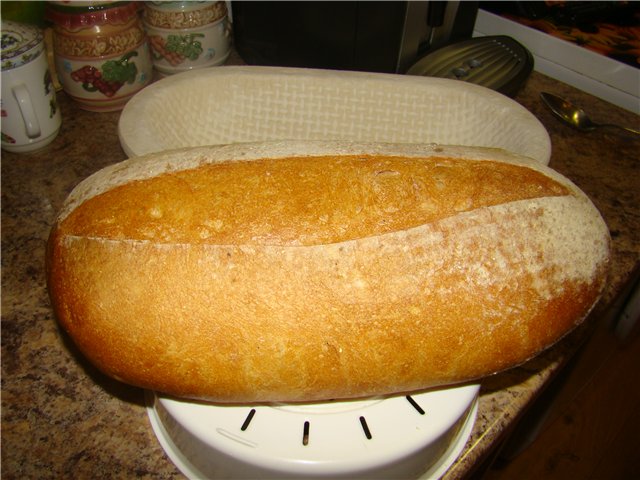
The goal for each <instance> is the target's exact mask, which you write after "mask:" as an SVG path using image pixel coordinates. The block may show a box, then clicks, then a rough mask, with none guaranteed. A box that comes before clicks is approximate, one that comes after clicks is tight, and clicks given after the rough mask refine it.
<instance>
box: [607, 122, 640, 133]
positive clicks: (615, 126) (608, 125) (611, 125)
mask: <svg viewBox="0 0 640 480" xmlns="http://www.w3.org/2000/svg"><path fill="white" fill-rule="evenodd" d="M599 126H600V127H614V128H619V129H621V130H626V131H627V132H630V133H635V134H636V135H640V131H638V130H634V129H633V128H629V127H623V126H622V125H616V124H615V123H602V124H600V125H599Z"/></svg>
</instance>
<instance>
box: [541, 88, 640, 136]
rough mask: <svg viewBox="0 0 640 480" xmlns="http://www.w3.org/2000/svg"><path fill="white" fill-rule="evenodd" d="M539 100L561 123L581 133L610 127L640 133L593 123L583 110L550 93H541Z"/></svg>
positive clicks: (616, 126)
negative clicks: (540, 99)
mask: <svg viewBox="0 0 640 480" xmlns="http://www.w3.org/2000/svg"><path fill="white" fill-rule="evenodd" d="M540 98H542V101H543V102H544V104H545V105H546V106H547V107H549V109H550V110H551V112H552V113H553V114H554V115H555V116H556V117H558V118H559V119H560V120H561V121H563V122H564V123H566V124H568V125H570V126H572V127H573V128H576V129H578V130H581V131H583V132H590V131H593V130H595V129H596V128H601V127H612V128H619V129H622V130H625V131H627V132H630V133H634V134H636V135H640V131H638V130H634V129H633V128H629V127H623V126H621V125H615V124H613V123H595V122H594V121H593V120H591V118H589V116H588V115H587V114H586V113H585V111H584V110H582V109H581V108H579V107H576V106H575V105H573V104H572V103H571V102H569V101H568V100H565V99H564V98H560V97H558V96H556V95H553V94H551V93H548V92H542V93H541V94H540Z"/></svg>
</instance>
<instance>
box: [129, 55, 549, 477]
mask: <svg viewBox="0 0 640 480" xmlns="http://www.w3.org/2000/svg"><path fill="white" fill-rule="evenodd" d="M119 137H120V142H121V144H122V147H123V149H124V150H125V152H126V153H127V155H128V156H130V157H133V156H138V155H143V154H148V153H153V152H158V151H162V150H169V149H175V148H181V147H191V146H204V145H220V144H229V143H240V142H261V141H273V140H290V139H295V140H348V141H361V142H388V143H437V144H449V145H465V146H473V145H476V146H488V147H498V148H503V149H506V150H510V151H513V152H516V153H519V154H522V155H526V156H529V157H530V158H532V159H534V160H537V161H539V162H541V163H544V164H548V163H549V159H550V154H551V144H550V140H549V136H548V134H547V132H546V130H545V129H544V127H543V126H542V125H541V124H540V122H539V121H538V120H537V119H536V118H535V117H534V116H533V115H532V114H531V113H529V112H528V111H527V110H526V109H525V108H524V107H522V106H520V105H519V104H518V103H516V102H514V101H513V100H511V99H510V98H508V97H505V96H503V95H501V94H499V93H497V92H494V91H492V90H488V89H486V88H483V87H479V86H476V85H472V84H468V83H465V82H461V81H455V80H446V79H438V78H425V77H410V76H401V75H391V74H371V73H361V72H337V71H326V70H310V69H292V68H272V67H217V68H212V69H201V70H193V71H189V72H185V73H181V74H177V75H174V76H172V77H167V78H165V79H163V80H160V81H158V82H157V83H155V84H153V85H151V86H148V87H146V88H145V89H144V90H142V91H141V92H139V93H138V94H136V95H135V96H134V97H133V98H132V99H131V100H130V101H129V102H128V103H127V105H126V107H125V108H124V110H123V112H122V114H121V117H120V122H119ZM478 391H479V386H478V385H463V386H457V387H453V388H446V389H440V390H430V391H425V392H416V393H413V394H411V395H409V396H407V395H404V394H403V395H395V396H389V397H382V398H375V399H364V400H353V401H339V402H320V403H313V404H294V405H212V404H206V403H198V402H191V401H186V400H180V399H173V398H170V397H166V396H163V395H159V394H156V393H153V392H148V395H147V405H148V408H147V411H148V414H149V418H150V421H151V425H152V427H153V430H154V432H155V434H156V436H157V438H158V440H159V442H160V444H161V445H162V447H163V449H164V450H165V452H166V453H167V455H168V456H169V458H170V459H171V460H172V461H173V463H174V464H175V465H176V466H177V467H178V468H179V469H180V471H181V472H182V473H184V474H185V475H186V476H187V477H188V478H193V479H203V478H216V479H217V478H236V479H240V478H242V479H245V478H256V479H257V478H260V479H263V478H265V479H266V478H271V479H284V478H349V479H356V478H363V479H375V478H379V479H388V478H414V479H417V478H420V479H432V478H439V477H440V476H442V475H443V474H444V473H445V472H446V470H447V469H448V468H449V467H450V466H451V465H452V464H453V462H454V461H455V460H456V458H457V457H458V455H459V454H460V453H461V451H462V450H463V448H464V446H465V444H466V441H467V440H468V438H469V436H470V434H471V429H472V427H473V424H474V422H475V418H476V412H477V397H478Z"/></svg>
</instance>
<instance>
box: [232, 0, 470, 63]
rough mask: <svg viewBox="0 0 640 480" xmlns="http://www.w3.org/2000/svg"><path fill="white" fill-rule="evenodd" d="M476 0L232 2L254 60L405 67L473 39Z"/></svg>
mask: <svg viewBox="0 0 640 480" xmlns="http://www.w3.org/2000/svg"><path fill="white" fill-rule="evenodd" d="M477 10H478V2H473V1H455V2H444V1H408V2H402V1H386V2H385V1H362V2H353V1H333V2H304V1H303V2H296V1H292V2H289V1H285V2H261V1H258V2H250V1H232V2H231V11H232V17H233V29H234V42H235V48H236V50H237V51H238V53H239V54H240V56H241V57H242V59H243V60H244V61H245V62H246V63H248V64H250V65H274V66H286V67H308V68H328V69H337V70H360V71H370V72H386V73H405V72H406V71H407V70H408V69H409V67H411V65H412V64H413V63H415V62H416V61H417V60H418V59H419V58H420V57H422V56H423V55H425V54H427V53H428V52H430V51H433V50H435V49H437V48H439V47H442V46H444V45H447V44H450V43H453V42H456V41H459V40H462V39H466V38H470V37H471V34H472V32H473V27H474V24H475V20H476V13H477Z"/></svg>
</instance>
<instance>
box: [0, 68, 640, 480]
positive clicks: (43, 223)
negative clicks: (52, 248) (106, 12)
mask: <svg viewBox="0 0 640 480" xmlns="http://www.w3.org/2000/svg"><path fill="white" fill-rule="evenodd" d="M541 91H549V92H552V93H556V94H559V95H560V96H565V97H567V98H569V99H571V100H573V101H574V102H575V103H577V104H579V105H582V106H584V107H585V108H586V109H587V110H588V111H589V113H590V114H592V115H593V116H594V117H595V118H599V119H603V120H606V121H609V122H618V123H621V124H627V125H635V127H636V128H638V126H639V123H640V119H639V117H638V116H636V115H634V114H632V113H630V112H628V111H625V110H623V109H620V108H617V107H615V106H613V105H611V104H608V103H606V102H604V101H602V100H599V99H597V98H595V97H593V96H591V95H588V94H586V93H583V92H580V91H579V90H576V89H574V88H572V87H570V86H568V85H565V84H563V83H560V82H558V81H555V80H553V79H550V78H548V77H545V76H543V75H541V74H539V73H536V72H534V73H533V74H532V76H531V77H530V78H529V80H528V81H527V84H526V85H525V87H524V88H523V89H522V90H521V91H520V93H519V94H518V95H517V97H516V100H517V101H518V102H520V103H521V104H522V105H524V106H525V107H526V108H528V109H529V110H530V111H531V112H532V113H533V114H535V115H536V116H537V117H538V118H539V119H540V121H541V122H542V123H543V124H544V125H545V127H546V128H547V129H548V131H549V133H550V136H551V140H552V143H553V154H552V158H551V164H550V165H551V167H553V168H555V169H557V170H558V171H560V172H561V173H563V174H564V175H566V176H568V177H569V178H570V179H572V180H573V181H574V182H575V183H576V184H577V185H578V186H579V187H580V188H581V189H582V190H584V191H585V192H586V193H587V195H589V197H591V199H592V200H593V202H594V203H595V205H596V206H597V207H598V208H599V209H600V211H601V212H602V214H603V216H604V218H605V220H606V222H607V224H608V225H609V228H610V230H611V234H612V240H613V243H612V247H613V259H612V271H611V275H610V279H609V283H608V287H607V289H606V292H605V294H604V298H603V300H602V302H601V303H600V305H599V306H598V307H597V308H596V309H595V310H594V312H593V314H592V316H591V317H590V318H589V320H588V321H587V322H585V323H584V324H583V326H582V327H580V328H578V329H577V330H576V331H574V332H573V333H572V334H570V335H569V336H567V337H566V338H565V339H563V340H562V341H561V342H559V343H558V344H557V345H556V346H554V347H553V348H551V349H550V350H548V351H546V352H545V353H543V354H542V355H540V356H538V357H536V358H535V359H533V360H532V361H530V362H528V363H527V364H525V365H523V366H521V367H519V368H515V369H513V370H510V371H508V372H505V373H502V374H499V375H495V376H493V377H490V378H487V379H485V380H483V381H482V382H481V385H482V388H481V396H480V399H479V409H478V417H477V420H476V423H475V426H474V428H473V432H472V434H471V437H470V438H469V440H468V442H467V445H466V447H465V449H464V451H463V453H462V454H461V456H460V457H459V459H458V460H457V462H456V463H455V464H454V465H453V466H452V468H451V469H450V470H449V472H448V473H447V474H446V478H447V479H456V478H464V477H466V476H468V475H469V474H470V472H472V471H473V470H474V469H475V468H476V467H477V466H478V465H479V464H480V463H481V462H482V461H484V460H485V459H486V458H487V457H488V456H489V455H490V454H491V452H492V451H493V450H494V449H495V447H496V446H497V445H498V444H499V442H501V441H502V439H503V438H504V437H505V435H506V434H507V433H508V432H509V431H510V430H511V428H512V427H513V425H514V424H515V423H516V421H517V419H519V418H520V416H521V415H522V414H523V412H525V411H526V408H527V406H529V405H530V403H531V402H532V400H533V399H534V398H536V397H537V396H538V395H539V394H540V392H541V390H542V389H543V388H544V386H545V385H546V384H547V383H548V382H549V380H550V379H551V378H552V377H553V376H554V375H555V373H557V371H558V370H559V369H560V367H561V366H562V365H563V364H564V363H565V362H566V361H567V359H568V358H569V357H570V356H571V355H572V353H574V352H575V351H576V348H577V347H578V346H579V345H580V344H581V343H582V342H583V341H584V340H585V339H586V338H588V336H589V333H590V331H591V330H592V328H593V326H594V325H595V324H597V323H598V322H599V321H602V320H601V319H602V318H603V316H604V314H605V312H606V309H607V306H608V305H609V304H610V303H612V301H613V300H615V298H616V296H617V295H618V293H619V292H620V291H621V290H622V289H623V287H624V285H625V283H626V282H627V281H628V279H629V278H630V275H631V272H632V270H633V269H634V266H635V265H636V264H638V262H639V261H640V241H639V240H638V237H637V232H638V231H640V176H639V175H638V169H639V167H640V158H639V153H638V152H640V139H639V138H637V137H636V138H634V137H632V136H631V135H628V134H622V133H619V132H617V131H613V130H601V131H596V132H592V133H588V134H586V133H579V132H577V131H575V130H573V129H571V128H570V127H567V126H564V125H562V124H561V123H560V122H558V121H557V120H556V119H555V118H553V117H552V116H551V114H550V113H549V112H548V111H547V110H546V109H545V108H544V107H543V105H542V103H541V102H540V100H539V97H538V95H539V93H540V92H541ZM58 100H59V104H60V108H61V111H62V113H63V125H62V129H61V132H60V134H59V136H58V137H57V138H56V140H55V141H54V142H53V143H52V144H51V145H49V146H48V147H46V148H45V149H43V150H41V151H38V152H35V153H30V154H22V155H18V154H12V153H6V152H3V154H2V476H3V478H6V479H13V478H16V479H18V478H20V479H22V478H131V477H138V478H153V479H171V478H175V479H178V478H183V477H182V475H181V474H180V473H179V471H178V470H177V469H176V467H175V466H174V465H173V464H172V463H171V462H170V461H169V460H168V458H167V456H166V455H165V453H164V452H163V450H162V448H161V447H160V444H159V443H158V441H157V439H156V437H155V435H154V433H153V431H152V429H151V426H150V424H149V420H148V418H147V414H146V411H145V402H144V392H143V391H142V390H140V389H138V388H133V387H129V386H127V385H124V384H121V383H119V382H117V381H115V380H111V379H109V378H106V377H105V376H104V375H102V374H101V373H99V372H98V371H97V370H96V369H95V368H93V367H92V366H91V365H89V364H88V363H87V362H86V361H85V360H84V359H83V358H82V356H81V355H80V354H79V353H78V352H77V350H76V349H75V348H74V346H73V345H72V344H71V343H70V342H69V341H68V339H67V337H66V336H65V335H63V334H62V333H61V331H60V330H59V328H58V326H57V324H56V321H55V319H54V316H53V313H52V310H51V307H50V305H49V300H48V296H47V289H46V284H45V276H44V256H45V244H46V240H47V236H48V233H49V229H50V227H51V225H52V223H53V221H54V218H55V216H56V213H57V212H58V210H59V208H60V207H61V205H62V202H63V200H64V199H65V197H66V196H67V194H68V193H69V192H70V191H71V189H72V188H73V187H74V186H75V185H76V184H77V183H78V182H79V181H80V180H82V179H84V178H85V177H87V176H88V175H90V174H91V173H93V172H95V171H97V170H98V169H100V168H102V167H104V166H107V165H110V164H112V163H115V162H118V161H120V160H124V159H125V158H126V155H125V153H124V152H123V150H122V149H121V147H120V144H119V141H118V136H117V121H118V118H119V112H113V113H91V112H86V111H83V110H80V109H79V108H78V107H77V106H76V105H75V104H74V103H73V102H72V101H71V100H70V99H69V98H68V97H67V96H66V95H65V94H64V93H62V92H59V93H58Z"/></svg>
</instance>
